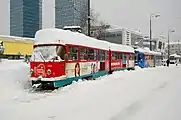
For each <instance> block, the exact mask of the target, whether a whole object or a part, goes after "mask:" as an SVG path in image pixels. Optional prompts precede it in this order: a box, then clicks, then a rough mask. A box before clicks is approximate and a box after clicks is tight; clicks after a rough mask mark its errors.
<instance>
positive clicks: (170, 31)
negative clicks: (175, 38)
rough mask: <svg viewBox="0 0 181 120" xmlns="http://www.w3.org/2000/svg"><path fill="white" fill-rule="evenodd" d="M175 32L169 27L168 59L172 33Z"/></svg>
mask: <svg viewBox="0 0 181 120" xmlns="http://www.w3.org/2000/svg"><path fill="white" fill-rule="evenodd" d="M173 32H175V30H172V29H169V30H168V59H169V58H170V33H173Z"/></svg>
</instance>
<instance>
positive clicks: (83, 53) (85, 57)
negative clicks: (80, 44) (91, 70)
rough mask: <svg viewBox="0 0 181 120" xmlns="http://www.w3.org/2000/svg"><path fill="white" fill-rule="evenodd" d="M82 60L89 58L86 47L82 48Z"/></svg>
mask: <svg viewBox="0 0 181 120" xmlns="http://www.w3.org/2000/svg"><path fill="white" fill-rule="evenodd" d="M80 60H87V50H86V48H80Z"/></svg>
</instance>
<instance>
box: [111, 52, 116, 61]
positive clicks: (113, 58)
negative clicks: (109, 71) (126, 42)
mask: <svg viewBox="0 0 181 120" xmlns="http://www.w3.org/2000/svg"><path fill="white" fill-rule="evenodd" d="M112 60H116V52H112Z"/></svg>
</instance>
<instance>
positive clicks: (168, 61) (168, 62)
mask: <svg viewBox="0 0 181 120" xmlns="http://www.w3.org/2000/svg"><path fill="white" fill-rule="evenodd" d="M169 64H170V60H169V59H167V67H169Z"/></svg>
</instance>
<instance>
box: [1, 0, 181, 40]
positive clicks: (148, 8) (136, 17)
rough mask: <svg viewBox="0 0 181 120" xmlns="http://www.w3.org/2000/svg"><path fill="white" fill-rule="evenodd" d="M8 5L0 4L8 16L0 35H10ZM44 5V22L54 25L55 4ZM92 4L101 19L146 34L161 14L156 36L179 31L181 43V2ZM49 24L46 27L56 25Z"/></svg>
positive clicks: (94, 0) (109, 0)
mask: <svg viewBox="0 0 181 120" xmlns="http://www.w3.org/2000/svg"><path fill="white" fill-rule="evenodd" d="M8 1H9V0H0V9H1V10H0V16H4V17H1V19H0V34H7V33H8V32H9V30H8V27H9V21H8V17H9V13H8V12H9V6H8V4H7V3H8ZM44 1H46V2H45V5H44V6H46V8H47V9H46V13H48V14H44V15H45V16H44V17H43V18H44V19H46V20H47V21H52V19H54V13H53V12H52V11H53V9H51V8H53V4H51V2H50V1H51V0H44ZM91 4H92V8H93V9H95V11H97V12H99V13H100V19H102V20H105V21H106V22H108V23H110V24H113V25H116V26H119V27H120V28H129V29H133V30H140V31H141V32H142V33H144V34H148V33H149V15H150V13H158V14H160V15H161V17H160V18H157V19H153V25H152V29H153V35H159V34H163V35H165V36H167V31H168V29H169V28H173V29H175V30H176V33H174V34H173V35H172V38H173V40H178V39H181V24H180V23H181V7H180V5H181V0H91ZM50 6H51V7H50ZM48 8H49V9H48ZM52 14H53V15H52ZM52 17H53V18H52ZM178 18H180V20H179V19H178ZM46 20H45V21H44V22H45V26H48V27H49V26H51V25H52V24H54V23H50V22H47V21H46ZM7 26H8V27H7Z"/></svg>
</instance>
